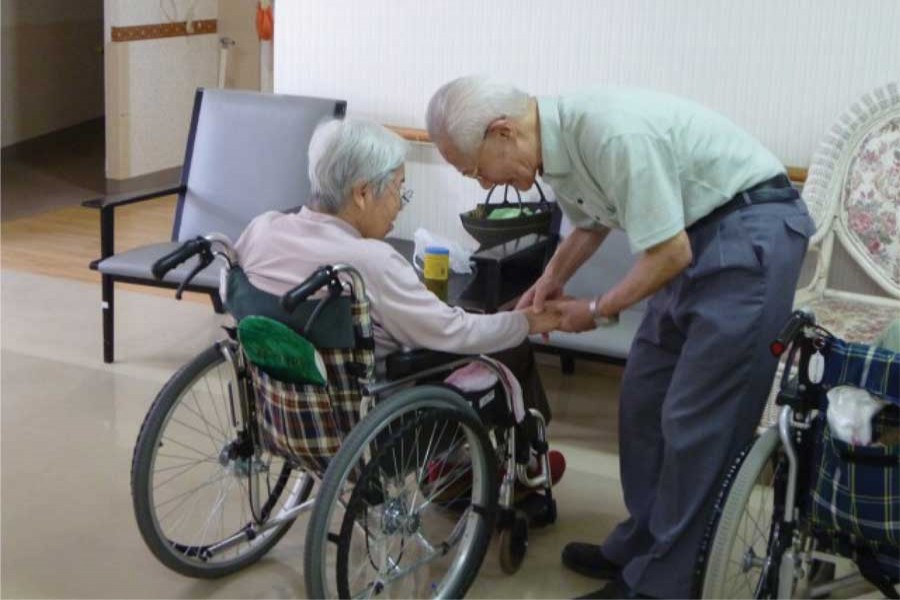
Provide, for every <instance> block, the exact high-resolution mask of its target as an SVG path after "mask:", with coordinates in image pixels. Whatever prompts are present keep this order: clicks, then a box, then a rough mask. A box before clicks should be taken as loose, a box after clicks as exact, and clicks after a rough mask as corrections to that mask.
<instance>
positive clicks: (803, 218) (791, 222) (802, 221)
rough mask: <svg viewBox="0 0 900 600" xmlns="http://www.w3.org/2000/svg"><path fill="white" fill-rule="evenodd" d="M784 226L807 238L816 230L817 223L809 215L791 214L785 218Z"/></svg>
mask: <svg viewBox="0 0 900 600" xmlns="http://www.w3.org/2000/svg"><path fill="white" fill-rule="evenodd" d="M784 226H785V227H787V228H788V229H789V230H790V231H792V232H794V233H796V234H797V235H799V236H801V237H803V238H806V239H807V240H808V239H809V238H811V237H812V236H813V234H814V233H815V232H816V224H815V223H814V222H813V220H812V217H810V216H809V215H805V214H801V215H790V216H787V217H785V218H784Z"/></svg>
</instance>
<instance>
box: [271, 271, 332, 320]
mask: <svg viewBox="0 0 900 600" xmlns="http://www.w3.org/2000/svg"><path fill="white" fill-rule="evenodd" d="M335 279H336V273H335V272H334V269H333V268H332V267H330V266H325V267H319V268H318V269H317V270H316V271H315V272H314V273H313V274H312V275H310V276H309V277H308V278H307V279H306V280H305V281H304V282H303V283H301V284H300V285H298V286H297V287H295V288H292V289H290V290H288V291H287V292H285V294H284V296H282V297H281V308H283V309H284V310H286V311H287V312H289V313H292V312H294V309H295V308H297V306H298V305H299V304H300V303H301V302H304V301H306V299H307V298H309V297H310V296H312V295H313V294H315V293H316V292H318V291H319V290H321V289H322V288H323V287H325V286H326V285H328V284H329V283H331V282H332V281H334V280H335ZM338 285H340V283H338Z"/></svg>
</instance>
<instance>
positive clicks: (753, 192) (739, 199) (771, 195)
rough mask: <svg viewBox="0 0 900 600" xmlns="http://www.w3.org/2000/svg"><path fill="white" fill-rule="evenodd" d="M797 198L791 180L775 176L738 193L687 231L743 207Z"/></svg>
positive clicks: (782, 176) (798, 195) (695, 222)
mask: <svg viewBox="0 0 900 600" xmlns="http://www.w3.org/2000/svg"><path fill="white" fill-rule="evenodd" d="M799 197H800V194H799V193H797V190H796V189H794V186H792V185H791V180H790V179H788V178H787V175H785V174H783V173H782V174H781V175H776V176H775V177H772V178H771V179H766V180H765V181H763V182H760V183H757V184H756V185H754V186H753V187H749V188H747V189H746V190H744V191H742V192H738V193H737V194H735V195H734V197H733V198H732V199H731V200H729V201H728V202H726V203H725V204H723V205H722V206H719V207H717V208H716V209H715V210H713V211H712V212H711V213H709V214H708V215H706V216H705V217H702V218H700V219H698V220H696V221H694V223H692V224H691V226H690V227H688V228H687V230H688V231H691V230H692V229H697V228H699V227H703V226H704V225H707V224H709V223H712V222H713V221H718V220H719V219H721V218H722V217H724V216H726V215H729V214H731V213H733V212H734V211H736V210H739V209H741V208H744V207H745V206H750V205H751V204H765V203H767V202H790V201H792V200H796V199H797V198H799Z"/></svg>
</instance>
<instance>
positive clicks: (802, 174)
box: [385, 125, 807, 183]
mask: <svg viewBox="0 0 900 600" xmlns="http://www.w3.org/2000/svg"><path fill="white" fill-rule="evenodd" d="M385 127H387V128H388V129H390V130H391V131H393V132H395V133H396V134H397V135H399V136H400V137H402V138H403V139H405V140H409V141H410V142H417V143H419V144H430V143H431V138H430V137H428V132H427V131H425V130H424V129H415V128H413V127H399V126H397V125H385ZM787 174H788V179H790V180H791V181H794V182H797V183H803V182H805V181H806V175H807V170H806V169H804V168H803V167H787Z"/></svg>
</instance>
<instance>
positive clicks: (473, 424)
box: [303, 386, 498, 598]
mask: <svg viewBox="0 0 900 600" xmlns="http://www.w3.org/2000/svg"><path fill="white" fill-rule="evenodd" d="M417 411H428V412H430V411H436V413H437V414H439V415H440V417H441V419H442V420H446V421H447V422H450V420H451V419H455V420H457V422H458V423H461V424H463V425H465V427H466V428H467V430H468V432H469V433H471V435H467V440H468V443H469V447H468V452H469V455H470V456H471V457H472V464H473V481H472V484H471V488H470V489H471V498H473V499H474V500H473V501H474V502H478V504H479V505H481V506H482V507H483V508H485V509H486V510H484V511H473V513H472V515H470V517H469V519H470V520H471V522H472V523H474V526H473V527H472V529H471V530H470V531H468V533H466V534H464V535H463V536H462V537H463V539H464V540H466V541H465V542H464V543H466V544H467V546H466V547H465V549H464V550H460V551H459V557H458V558H457V559H456V561H455V562H454V563H453V564H452V565H451V567H450V568H449V569H448V572H452V576H451V579H450V580H442V581H441V582H440V585H438V584H437V583H435V584H433V586H432V589H431V592H432V593H433V595H435V596H437V597H447V598H461V597H463V596H464V595H465V593H466V591H467V590H468V589H469V587H470V586H471V584H472V582H473V580H474V579H475V576H476V575H477V574H478V570H479V568H480V566H481V563H482V561H483V560H484V555H485V552H486V551H487V547H488V544H489V542H490V537H491V531H492V529H493V519H492V518H491V516H490V515H492V514H493V512H494V509H495V507H496V504H497V487H498V484H497V470H496V459H495V458H494V454H493V448H492V446H491V443H490V441H489V440H488V437H487V434H486V432H485V430H484V427H483V425H482V423H481V421H480V420H479V418H478V415H477V414H476V413H475V411H474V409H472V407H471V405H469V403H468V402H466V400H465V399H464V398H462V397H461V396H459V395H458V394H457V393H456V392H454V391H452V390H450V389H448V388H445V387H440V386H419V387H415V388H411V389H408V390H403V391H401V392H398V393H397V394H395V395H393V396H391V397H390V398H388V399H386V400H384V401H382V402H380V403H379V404H378V405H377V406H376V407H375V408H374V409H373V410H371V411H370V412H369V413H368V414H367V415H366V417H365V419H363V420H362V421H361V422H360V423H359V424H357V425H356V427H354V428H353V430H352V431H351V432H350V434H349V435H348V436H347V437H346V439H344V441H343V443H342V444H341V449H340V451H339V452H338V453H337V455H335V457H334V458H333V459H332V460H331V462H330V463H329V466H328V469H327V471H326V472H325V476H324V478H323V479H322V485H321V488H320V491H319V495H318V497H317V498H316V503H315V506H314V507H313V511H312V514H311V515H310V519H309V525H308V528H307V533H306V545H305V549H304V556H303V561H304V562H303V565H304V577H305V580H306V594H307V597H309V598H327V597H330V596H332V595H333V592H331V591H330V590H329V582H330V581H331V580H332V577H331V576H330V574H329V573H327V568H328V564H329V561H328V560H327V558H326V552H327V544H328V543H336V544H338V546H339V548H338V552H339V558H338V566H337V567H336V570H337V575H336V577H335V579H337V580H338V581H337V588H338V590H341V589H344V590H346V588H347V586H346V584H343V585H342V582H341V581H340V578H341V571H342V570H343V571H344V572H346V570H347V569H346V565H344V566H343V567H342V566H341V564H340V562H341V558H340V552H341V550H340V544H341V543H343V542H342V539H343V537H344V535H345V534H346V529H347V528H346V522H344V524H343V526H342V527H341V533H340V535H337V534H335V533H331V532H330V531H329V529H330V526H331V522H332V517H333V514H334V507H335V506H336V505H338V504H339V501H340V500H341V491H342V490H344V489H346V487H349V480H350V479H352V477H353V475H352V473H353V471H354V469H355V468H357V467H356V466H357V465H359V464H360V461H361V459H362V456H363V453H364V451H365V450H366V449H367V448H368V447H369V444H370V443H372V442H374V441H375V440H376V439H383V436H385V435H386V434H387V432H392V431H401V433H402V431H403V430H402V429H400V430H397V429H395V428H396V427H397V425H394V424H395V423H400V422H402V421H403V420H404V418H409V416H410V415H415V414H416V413H417ZM428 412H426V413H425V414H428ZM401 427H402V426H401ZM376 443H377V442H376ZM392 452H393V451H392ZM426 454H427V453H426ZM373 456H374V457H375V458H373V460H372V461H371V462H370V463H369V464H380V459H381V458H383V457H382V456H380V455H379V454H377V453H375V454H373ZM426 458H427V456H426ZM376 459H377V460H376ZM401 464H402V461H401ZM367 468H368V466H364V467H362V470H363V471H364V472H365V471H366V469H367ZM476 474H477V475H478V476H477V477H476ZM366 477H367V476H366V475H362V476H360V478H359V483H360V485H368V482H367V480H366ZM358 489H359V486H357V488H354V490H353V492H356V491H357V490H358ZM354 498H356V494H355V493H351V500H350V501H349V502H348V503H347V510H348V511H352V510H353V508H352V507H353V504H354ZM351 514H352V513H351ZM345 517H346V514H345ZM338 593H340V592H338ZM344 593H346V592H344Z"/></svg>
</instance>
